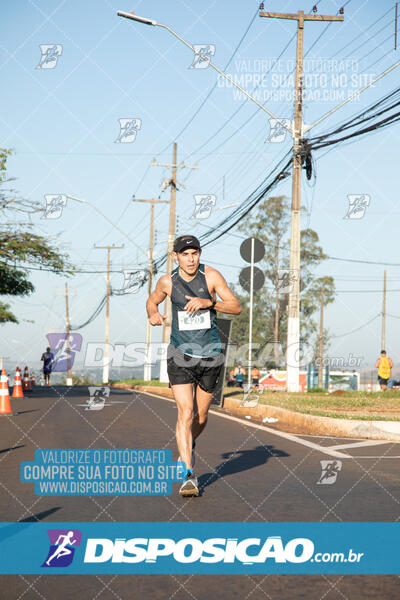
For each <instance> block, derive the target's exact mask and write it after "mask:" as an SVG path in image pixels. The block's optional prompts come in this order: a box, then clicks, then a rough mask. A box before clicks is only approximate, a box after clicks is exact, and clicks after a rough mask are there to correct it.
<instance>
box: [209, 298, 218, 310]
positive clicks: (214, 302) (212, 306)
mask: <svg viewBox="0 0 400 600" xmlns="http://www.w3.org/2000/svg"><path fill="white" fill-rule="evenodd" d="M216 304H217V301H216V300H213V301H212V304H211V306H210V308H211V309H212V310H213V309H214V308H215V305H216Z"/></svg>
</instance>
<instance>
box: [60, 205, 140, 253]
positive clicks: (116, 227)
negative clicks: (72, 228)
mask: <svg viewBox="0 0 400 600" xmlns="http://www.w3.org/2000/svg"><path fill="white" fill-rule="evenodd" d="M68 198H71V200H75V201H76V202H80V203H81V204H87V205H88V206H91V207H92V208H93V209H94V210H95V211H96V212H98V213H99V215H101V216H102V217H103V219H105V220H106V221H107V222H108V223H110V225H112V227H114V229H116V230H117V231H119V232H120V233H122V235H123V236H124V237H126V239H127V240H129V241H130V242H131V244H133V245H134V246H136V248H139V250H140V251H141V252H142V253H143V254H144V255H145V256H146V257H147V252H146V251H145V250H143V248H142V247H141V246H138V244H136V242H134V241H133V239H132V238H131V237H130V236H129V235H128V234H127V233H125V231H123V230H122V229H121V228H120V227H119V226H118V225H117V224H116V223H114V222H113V221H111V219H109V218H108V217H107V215H105V214H104V213H103V212H102V211H101V210H100V209H99V208H97V206H96V205H95V204H92V203H91V202H89V201H88V200H82V198H77V197H76V196H71V195H70V194H68Z"/></svg>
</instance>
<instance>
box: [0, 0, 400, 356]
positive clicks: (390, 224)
mask: <svg viewBox="0 0 400 600" xmlns="http://www.w3.org/2000/svg"><path fill="white" fill-rule="evenodd" d="M312 4H313V3H312V2H310V3H309V4H304V3H302V2H299V1H298V0H290V1H286V2H278V1H270V2H267V3H266V5H268V6H266V10H267V9H268V10H271V11H274V10H275V11H285V12H297V10H304V11H305V12H310V11H311V9H312ZM317 4H318V12H319V13H320V14H326V15H336V14H338V11H339V9H340V7H341V5H342V4H341V2H336V1H332V0H320V2H318V3H317ZM132 9H133V10H134V11H135V13H136V14H138V15H140V16H144V17H148V18H151V19H154V20H156V21H157V22H159V23H162V24H166V25H168V26H169V27H171V28H172V29H174V30H175V31H176V32H177V33H179V34H180V35H181V36H182V37H183V38H184V39H185V40H187V41H188V42H189V43H191V44H200V45H203V46H210V52H211V53H212V61H213V62H214V63H215V64H216V65H217V66H219V67H220V68H221V69H222V70H225V71H226V72H227V73H228V74H229V75H230V76H231V77H233V78H234V79H235V80H237V81H240V82H241V84H242V85H243V87H244V88H245V89H246V91H247V92H248V93H250V94H254V95H256V96H257V98H258V100H259V101H260V102H262V103H264V102H265V106H266V107H267V108H268V110H269V111H270V112H272V113H273V115H275V116H276V117H278V118H280V119H289V120H290V119H292V117H293V100H292V97H291V92H292V89H293V68H294V65H295V54H296V45H295V35H294V34H295V31H296V25H295V22H292V21H289V20H282V19H267V18H261V17H259V16H258V10H257V9H258V2H253V0H251V1H249V0H248V1H246V2H242V1H239V0H233V1H232V2H230V3H228V4H227V3H225V2H221V1H219V2H217V1H216V0H204V1H203V2H201V3H200V2H197V1H196V2H195V1H192V0H185V1H183V0H175V1H170V0H163V1H161V0H153V2H151V3H148V2H144V1H143V0H142V1H140V0H138V1H137V2H135V3H134V6H133V7H132V6H131V5H129V4H128V3H127V2H126V0H118V2H114V1H111V0H96V1H94V0H93V1H92V0H90V1H86V2H78V1H75V0H64V1H60V2H58V1H54V0H53V1H52V2H50V1H40V0H37V1H30V0H27V1H25V0H20V1H19V2H17V3H3V4H2V8H1V13H2V14H1V17H2V18H1V25H0V27H1V28H2V32H1V42H0V73H1V78H2V83H3V85H2V99H1V104H2V110H1V112H0V139H1V143H0V146H1V147H3V148H12V149H13V155H12V157H11V158H10V159H9V160H8V174H9V176H12V177H14V178H15V181H13V187H14V188H15V189H17V190H18V192H19V194H20V195H21V197H25V198H28V199H30V200H34V201H37V202H40V203H41V204H42V205H43V208H45V206H46V196H61V197H62V198H64V199H66V204H65V206H64V207H63V208H62V210H61V214H60V216H59V217H58V218H56V219H49V218H42V217H43V216H45V212H43V213H42V214H40V213H39V214H36V215H33V216H32V217H31V220H32V223H33V224H34V227H35V231H36V232H37V233H40V234H42V235H45V236H49V239H50V241H51V243H52V244H54V246H55V247H58V248H61V249H62V250H63V251H65V252H67V253H68V254H69V255H70V258H71V260H72V262H73V263H74V264H76V266H77V267H78V268H79V269H82V270H85V271H88V272H87V273H83V274H79V275H76V276H74V277H71V278H69V279H68V283H69V286H70V292H71V294H70V314H71V322H72V324H73V325H78V324H81V323H83V322H84V321H86V320H87V319H88V318H89V316H90V315H91V314H92V313H93V311H94V310H95V308H96V307H97V305H98V304H99V302H100V301H101V299H102V298H103V296H104V292H105V265H106V251H105V250H102V249H95V248H94V245H100V246H104V245H108V244H109V245H112V244H114V245H116V246H122V245H123V246H124V247H123V249H120V250H114V251H112V252H111V255H112V256H111V258H112V279H111V284H112V287H113V288H114V289H119V288H121V287H122V285H123V279H124V277H123V270H124V269H125V270H126V269H143V268H145V266H146V261H147V249H148V244H149V221H150V207H149V205H148V204H145V203H134V202H132V197H133V196H134V195H135V197H136V198H142V199H150V198H153V197H154V198H160V199H162V200H168V199H169V188H168V189H167V190H164V191H163V188H162V183H163V181H164V180H165V179H166V178H167V177H169V176H170V172H171V171H170V168H169V167H165V166H152V165H151V162H152V159H153V158H155V159H156V162H157V163H163V164H170V163H171V162H172V144H173V142H174V141H176V142H177V144H178V163H180V162H181V161H184V164H185V165H186V166H187V167H189V166H198V167H199V168H198V169H190V168H182V169H179V170H178V176H177V178H178V181H179V185H178V189H179V191H178V194H177V232H178V233H180V234H183V233H189V232H190V233H193V234H195V235H201V234H202V233H204V232H205V231H206V230H207V228H209V227H213V226H216V225H218V223H219V222H220V221H221V219H222V218H224V217H225V216H227V215H228V214H229V213H230V211H231V210H233V208H232V207H229V205H232V204H236V205H238V204H240V203H241V202H243V201H244V200H245V199H246V197H247V196H248V194H249V193H251V192H252V191H253V190H254V189H255V188H256V187H257V186H258V185H259V183H260V182H261V181H262V180H263V178H264V177H265V176H266V175H267V174H268V173H269V171H270V169H271V168H272V167H273V166H274V165H275V164H276V163H277V162H278V160H279V159H280V158H281V157H282V156H283V155H284V154H285V152H287V151H288V150H290V148H291V144H292V141H291V138H290V136H289V134H287V135H286V136H283V135H282V136H281V138H285V139H283V140H281V139H280V138H279V136H278V137H275V138H274V135H272V136H271V130H270V124H269V118H270V117H269V115H267V114H266V113H265V112H264V111H262V110H261V109H258V108H257V106H256V105H255V104H253V103H252V102H250V101H248V100H244V99H243V97H241V96H240V94H239V93H238V92H237V91H236V90H235V89H234V88H233V87H232V86H231V85H230V84H229V83H228V84H226V83H225V82H224V80H223V79H218V77H217V73H216V72H215V71H214V70H212V69H211V68H210V67H209V66H207V65H206V66H207V68H199V65H198V63H197V65H196V61H195V60H194V56H193V53H192V51H191V50H190V49H188V48H187V47H185V45H184V44H183V43H182V42H181V41H179V40H178V39H176V38H175V37H174V36H173V35H172V34H171V33H170V32H169V31H167V30H165V29H162V28H160V27H150V26H146V25H143V24H140V23H137V22H134V21H131V20H128V19H123V18H120V17H118V16H117V10H125V11H127V12H129V11H131V10H132ZM393 32H394V2H389V1H388V0H383V1H379V2H377V1H375V2H373V1H365V0H350V1H348V2H347V3H345V9H344V22H343V23H331V24H329V25H327V24H322V23H310V22H308V23H306V24H305V28H304V72H305V76H306V79H305V101H304V114H303V120H304V123H305V124H308V125H309V124H312V123H314V122H315V121H316V120H317V119H319V118H320V117H321V116H323V115H325V114H326V113H327V112H328V111H330V110H331V109H332V108H333V107H335V106H337V105H338V104H340V103H341V102H342V101H343V99H345V98H347V97H348V96H349V95H351V94H352V93H353V92H355V91H356V90H357V89H358V88H360V87H362V86H364V85H365V84H366V83H368V82H369V81H371V80H372V79H374V78H375V77H376V76H377V75H378V74H380V73H382V72H383V71H385V69H387V68H388V67H389V66H391V65H392V64H394V63H395V62H396V61H398V60H400V54H399V50H397V51H395V50H394V34H393ZM244 34H245V35H244ZM243 36H244V37H243ZM242 38H243V39H242ZM241 40H242V41H241ZM239 42H241V44H240V47H239V48H238V49H237V46H238V44H239ZM289 42H290V43H289ZM47 46H51V47H53V46H54V47H55V48H54V51H53V52H54V53H53V57H54V60H53V61H51V62H48V63H46V62H44V61H43V58H42V57H43V54H44V53H45V51H46V48H47ZM280 55H281V57H280V58H279V60H276V59H277V58H278V57H279V56H280ZM49 67H50V68H49ZM201 67H204V63H203V65H201ZM399 72H400V67H399V68H398V69H397V70H396V69H395V70H394V71H392V72H391V73H390V74H388V75H387V76H386V77H384V78H383V79H381V80H380V81H379V82H377V83H376V84H374V86H373V87H371V88H370V89H368V90H367V91H365V92H364V93H363V94H361V96H360V97H359V98H358V100H356V101H352V102H350V103H349V104H347V105H346V106H345V107H343V108H341V109H340V110H339V111H337V112H335V113H334V114H332V115H331V116H329V117H328V118H327V119H326V120H325V121H324V122H323V123H321V124H320V125H318V126H317V127H316V128H315V130H313V132H314V133H315V134H316V133H322V132H324V131H328V130H331V129H333V128H334V127H335V126H336V125H337V124H338V123H340V122H342V121H343V120H344V119H345V118H347V117H349V116H350V115H352V114H354V113H355V112H358V111H359V110H361V109H362V108H363V107H367V106H369V105H370V104H371V103H372V102H374V101H376V100H378V99H379V98H381V97H382V96H383V95H384V94H386V93H388V92H390V91H391V90H393V89H395V87H396V86H397V84H398V80H399V79H398V78H399ZM216 82H217V86H216V87H215V89H213V91H212V93H211V95H209V97H208V98H207V100H206V101H205V102H204V104H203V105H202V103H203V101H204V99H205V98H206V97H207V96H208V94H209V92H210V90H212V88H213V87H214V85H215V83H216ZM200 105H202V107H201V110H200V111H199V112H198V114H195V113H196V111H197V109H198V108H199V107H200ZM193 117H194V118H193ZM132 119H136V121H132ZM126 120H129V122H130V123H133V125H134V130H133V132H131V133H130V134H129V135H128V136H127V137H126V136H125V137H124V136H122V138H121V131H122V129H121V125H122V127H123V126H124V124H125V123H126ZM399 133H400V130H399V126H398V125H394V126H391V127H389V128H387V129H384V130H382V131H379V132H377V133H375V134H373V135H368V136H364V137H362V138H360V139H358V140H357V141H354V142H352V143H351V144H348V145H339V146H337V147H334V148H333V149H331V150H330V151H329V152H327V151H326V149H323V150H320V151H317V152H316V153H315V156H314V159H315V161H316V180H315V185H313V186H311V185H310V182H307V180H306V178H305V177H304V176H303V183H302V205H303V206H304V210H303V212H302V227H303V228H304V227H311V228H312V229H314V230H315V231H317V233H318V235H319V238H320V243H321V246H322V248H323V250H324V251H325V252H326V254H327V255H328V256H331V257H336V258H342V259H347V260H348V259H352V260H360V261H372V262H388V263H398V264H399V266H400V261H398V258H397V256H398V217H399V208H398V185H397V174H398V142H399ZM202 194H206V195H210V194H211V195H213V196H215V207H214V208H213V209H212V212H211V215H210V216H209V217H208V218H207V219H205V220H199V219H195V218H192V217H193V214H194V207H195V200H194V196H195V195H202ZM274 194H285V195H287V196H288V197H289V198H290V196H291V184H290V178H289V179H287V180H285V181H284V182H282V183H281V184H280V185H279V186H278V187H277V188H276V189H275V190H274ZM349 196H350V200H349ZM359 196H362V198H363V202H364V209H363V210H362V211H361V213H363V214H362V216H361V218H345V217H346V215H348V212H349V202H350V201H352V198H353V199H354V197H359ZM72 197H74V198H78V199H81V200H83V201H84V202H86V204H84V203H82V202H78V201H77V200H74V199H73V198H72ZM227 206H228V207H227ZM225 207H227V208H225ZM168 210H169V208H168V205H167V204H159V205H158V206H156V208H155V214H156V218H155V229H156V247H155V249H156V253H157V256H161V255H163V254H164V253H165V251H166V246H167V236H168ZM358 215H360V213H358ZM0 218H1V219H2V220H3V221H4V220H7V221H10V220H12V219H13V218H15V217H10V216H9V217H7V218H6V217H4V215H1V216H0ZM17 218H18V219H21V216H20V215H18V216H17ZM23 219H25V220H27V217H23ZM110 221H111V223H110ZM243 237H244V236H243V233H241V232H238V231H237V230H233V231H232V232H230V233H229V234H227V235H224V236H223V237H221V238H219V239H218V240H217V241H216V242H214V243H213V244H211V245H209V246H207V247H206V248H205V249H204V252H203V255H202V261H203V262H205V263H207V264H210V265H211V266H214V267H215V268H217V269H219V270H220V271H221V272H222V273H223V275H224V276H225V278H226V279H227V281H228V282H229V283H233V284H236V285H237V284H238V277H239V272H240V270H241V269H242V268H243V267H244V266H246V263H244V261H243V260H242V258H241V257H240V253H239V247H240V244H241V242H242V241H243ZM399 266H386V267H385V266H384V265H374V264H368V262H366V263H361V262H360V263H357V262H346V261H338V260H331V259H330V260H326V261H324V262H323V263H322V264H321V265H320V266H319V267H318V268H317V269H316V275H318V276H322V275H331V276H333V277H334V279H335V283H336V288H337V296H336V300H335V302H334V303H333V304H331V305H329V306H328V307H327V309H326V314H325V326H326V327H327V328H328V329H329V332H330V334H331V346H330V350H329V355H330V356H331V357H343V359H344V360H345V359H346V358H347V357H349V356H350V355H351V356H353V357H357V358H359V364H360V366H368V365H371V364H372V363H374V361H375V359H376V357H377V355H378V353H379V351H380V349H381V348H380V346H381V317H380V313H381V306H382V292H381V290H382V285H383V283H382V282H383V271H384V269H385V268H386V269H387V277H388V283H387V288H388V295H387V311H388V314H389V315H393V316H388V318H387V343H386V346H387V350H388V353H389V354H390V355H391V356H392V358H393V361H394V363H395V364H396V363H399V362H400V344H399V342H398V339H400V336H399V334H400V322H399V318H400V310H398V308H397V305H398V299H399V298H400V294H399V293H400V271H399ZM91 271H92V272H91ZM93 271H94V272H93ZM30 273H31V279H32V282H33V283H34V285H35V288H36V291H35V293H33V294H32V295H31V296H29V297H24V298H11V297H8V298H6V301H9V302H11V304H12V308H13V310H14V312H15V314H16V315H17V317H18V319H19V320H20V324H19V325H15V324H5V325H3V326H2V327H1V330H0V331H1V339H0V355H1V356H4V357H8V361H6V362H7V363H9V364H15V363H24V364H29V365H31V366H33V367H35V366H36V367H37V366H38V365H39V362H40V361H39V359H40V355H41V353H42V352H43V350H44V348H45V347H46V346H47V339H46V334H48V333H49V332H62V331H63V330H64V323H65V300H64V284H65V281H66V279H65V277H63V276H57V275H55V274H53V273H49V272H38V271H33V270H32V271H31V272H30ZM160 274H162V273H160ZM160 274H159V275H160ZM146 298H147V286H144V287H143V288H141V289H140V290H139V291H138V292H137V293H135V294H127V295H125V296H118V297H117V296H114V297H112V298H111V318H110V341H111V342H112V343H113V344H116V343H119V344H130V343H133V342H141V341H143V340H144V339H145V324H146V315H145V301H146ZM369 321H371V322H370V323H369V324H368V325H365V324H366V323H368V322H369ZM358 328H360V329H358ZM353 330H357V331H354V333H351V332H352V331H353ZM80 333H81V335H82V338H83V342H82V350H81V351H80V352H79V353H78V356H77V363H76V364H80V363H82V360H83V357H84V349H85V348H86V347H87V344H88V343H96V342H99V343H101V342H102V341H103V340H104V310H103V312H102V313H101V314H100V316H99V317H98V318H97V319H96V320H94V321H93V322H92V323H91V324H90V325H88V326H87V327H85V328H83V329H82V330H80ZM334 336H337V337H334ZM160 339H161V330H160V329H159V330H155V329H153V340H154V341H159V340H160Z"/></svg>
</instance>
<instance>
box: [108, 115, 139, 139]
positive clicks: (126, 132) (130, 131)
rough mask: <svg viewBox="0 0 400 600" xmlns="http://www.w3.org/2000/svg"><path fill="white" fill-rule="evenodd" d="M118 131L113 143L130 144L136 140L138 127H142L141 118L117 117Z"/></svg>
mask: <svg viewBox="0 0 400 600" xmlns="http://www.w3.org/2000/svg"><path fill="white" fill-rule="evenodd" d="M118 120H119V127H120V132H119V136H118V137H117V139H116V140H115V142H114V143H115V144H131V143H132V142H134V141H135V140H136V135H137V132H138V131H139V129H141V128H142V119H118Z"/></svg>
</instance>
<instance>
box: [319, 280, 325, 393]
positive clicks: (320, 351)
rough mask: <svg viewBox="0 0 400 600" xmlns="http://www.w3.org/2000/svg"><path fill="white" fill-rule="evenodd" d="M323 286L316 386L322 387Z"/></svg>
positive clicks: (322, 290)
mask: <svg viewBox="0 0 400 600" xmlns="http://www.w3.org/2000/svg"><path fill="white" fill-rule="evenodd" d="M324 291H325V290H324V286H322V288H321V293H320V303H321V306H320V315H319V348H318V387H319V388H322V387H324V376H323V373H324V367H323V364H322V363H323V359H324Z"/></svg>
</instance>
